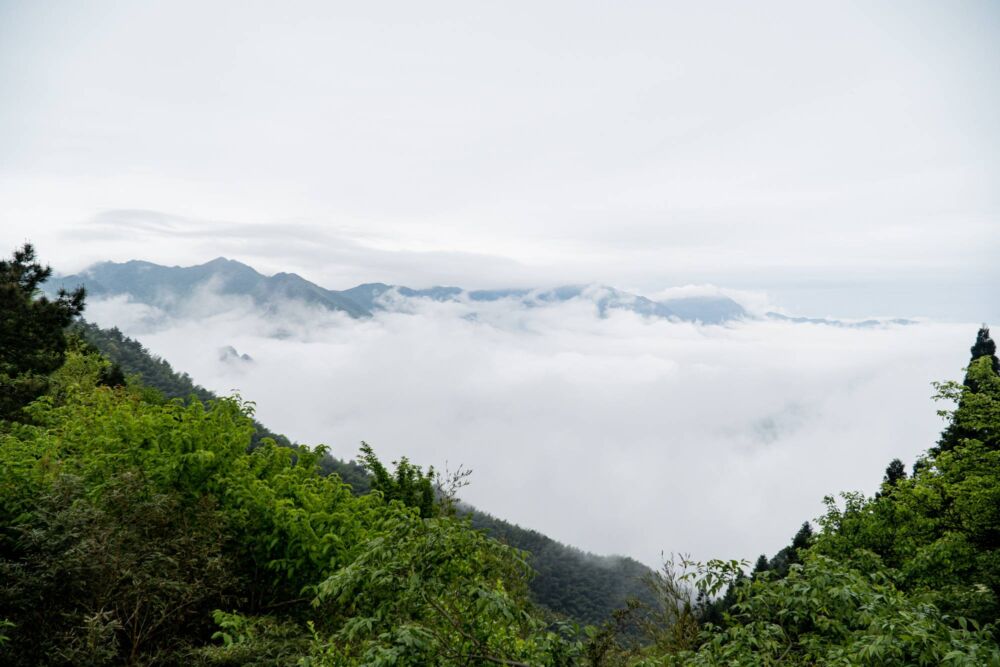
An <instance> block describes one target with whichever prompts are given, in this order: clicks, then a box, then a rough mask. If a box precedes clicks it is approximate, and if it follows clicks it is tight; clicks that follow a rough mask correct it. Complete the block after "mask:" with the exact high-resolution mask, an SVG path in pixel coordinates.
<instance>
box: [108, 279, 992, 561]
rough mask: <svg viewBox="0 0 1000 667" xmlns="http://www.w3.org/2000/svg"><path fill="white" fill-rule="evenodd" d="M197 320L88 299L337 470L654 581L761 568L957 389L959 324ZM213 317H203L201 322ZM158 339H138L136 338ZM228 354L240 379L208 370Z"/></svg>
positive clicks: (299, 310) (578, 318) (873, 483)
mask: <svg viewBox="0 0 1000 667" xmlns="http://www.w3.org/2000/svg"><path fill="white" fill-rule="evenodd" d="M208 299H211V297H210V295H203V298H202V299H201V300H202V301H204V305H202V306H197V307H196V308H195V310H193V311H189V312H197V313H198V314H199V316H198V317H197V318H188V317H183V316H174V317H172V318H170V319H164V318H154V319H153V320H150V319H149V318H148V312H147V311H146V310H138V316H136V315H133V314H132V313H133V310H136V309H137V307H136V306H135V304H126V303H123V302H121V301H105V302H101V301H96V302H94V303H92V304H91V305H90V308H89V316H90V317H91V318H93V319H94V320H95V321H97V322H99V323H101V324H105V325H110V324H119V325H120V326H122V328H124V329H125V330H126V332H129V331H130V330H132V328H133V327H134V331H135V332H136V333H138V334H139V338H140V340H142V342H143V343H145V344H146V345H147V346H148V347H149V348H150V349H151V350H152V351H153V352H154V353H157V354H160V355H162V356H164V357H165V358H167V359H168V360H170V361H171V363H173V364H174V365H175V367H176V368H177V369H179V370H182V371H187V372H188V373H190V374H191V375H192V376H193V377H194V378H195V380H196V381H198V382H200V383H202V384H204V385H206V386H207V387H209V388H211V389H213V390H216V391H219V392H223V393H226V392H229V391H232V390H235V389H238V390H240V391H241V392H242V393H243V395H244V396H245V397H246V398H249V399H252V400H254V401H256V402H257V407H258V415H259V417H260V418H261V420H262V421H263V422H264V423H266V424H268V425H269V426H271V427H272V428H274V429H276V430H279V431H281V432H285V433H287V434H288V435H289V436H291V437H293V438H296V439H298V440H300V441H303V442H309V443H314V444H315V443H321V442H322V443H327V444H329V445H331V446H332V447H333V451H334V453H335V454H337V455H339V456H341V457H345V458H350V457H352V456H353V455H354V454H355V453H356V451H357V445H358V443H359V441H360V440H362V439H364V440H366V441H368V442H370V443H371V444H372V445H373V446H374V447H375V448H376V450H377V451H378V452H379V453H380V455H381V456H383V457H385V458H386V459H389V458H395V457H398V456H401V455H406V456H409V457H410V458H411V459H412V460H414V461H417V462H420V463H422V464H425V465H427V464H433V465H435V466H441V465H443V464H444V463H445V462H446V461H448V462H450V464H451V465H452V466H453V467H454V465H456V464H458V463H462V464H465V465H466V466H469V467H472V468H473V469H474V470H475V473H474V476H473V484H472V486H471V487H470V488H469V489H467V493H466V499H467V500H469V501H470V502H472V503H474V504H476V505H478V506H480V507H482V508H483V509H485V510H488V511H490V512H492V513H494V514H496V515H498V516H501V517H503V518H506V519H509V520H511V521H514V522H517V523H519V524H521V525H524V526H528V527H531V528H535V529H538V530H540V531H542V532H544V533H546V534H548V535H551V536H552V537H555V538H557V539H560V540H562V541H565V542H567V543H570V544H573V545H576V546H579V547H582V548H585V549H589V550H593V551H597V552H624V553H627V554H629V555H632V556H634V557H637V558H639V559H641V560H643V561H645V562H647V563H650V564H654V565H655V564H656V561H657V559H658V557H659V553H660V552H661V550H667V551H671V550H673V551H690V552H692V553H693V554H694V555H696V556H698V557H702V558H704V557H710V556H723V557H747V558H752V557H754V556H756V554H757V553H760V552H768V553H772V552H774V551H775V550H776V549H778V548H780V547H781V546H783V545H784V544H785V542H786V541H787V540H788V539H789V538H790V537H791V535H792V534H793V533H794V532H795V530H796V529H797V527H798V525H799V524H800V523H801V522H802V521H804V520H806V519H812V518H814V517H815V516H817V515H818V514H819V513H820V510H821V505H820V500H821V497H822V496H823V495H824V494H827V493H835V492H837V491H840V490H849V489H863V490H865V491H867V492H872V491H874V490H875V489H876V488H877V483H878V481H879V480H880V478H881V475H882V471H883V469H884V467H885V465H886V464H887V463H888V461H889V460H890V459H892V458H894V457H901V458H903V459H904V460H906V461H912V460H913V458H914V457H915V456H916V455H917V454H918V453H920V452H921V451H922V450H923V449H925V448H927V447H928V446H930V445H931V444H933V441H934V439H935V436H936V434H937V432H938V431H939V430H940V423H939V419H938V418H937V417H936V415H935V414H934V407H933V405H932V402H931V401H930V399H929V396H930V394H931V392H932V390H931V387H930V384H929V383H930V382H931V381H932V380H936V379H945V378H951V377H957V376H958V375H959V373H960V368H961V366H962V364H963V363H964V362H965V358H964V357H965V353H966V352H965V351H966V349H967V346H968V343H969V340H971V338H972V336H973V335H974V327H971V326H968V325H943V324H932V323H923V324H920V325H914V326H904V327H886V328H877V329H873V330H851V329H837V328H833V327H825V326H817V325H792V324H787V323H780V322H760V321H752V322H741V323H737V324H733V325H730V326H725V327H720V326H711V327H702V326H696V325H693V324H688V323H672V322H667V321H662V320H648V319H642V318H640V317H637V316H635V315H633V314H631V313H627V312H618V311H614V312H612V313H611V314H610V316H609V317H606V318H600V317H597V315H596V312H595V311H594V308H593V305H592V304H591V303H590V302H588V301H585V300H573V301H570V302H567V303H564V304H559V305H553V306H547V307H540V308H520V307H516V305H515V303H514V302H513V301H500V302H494V303H489V304H476V312H477V317H476V318H475V319H472V318H470V317H463V316H468V315H469V314H470V306H469V305H468V304H460V303H434V302H429V301H422V300H421V301H413V302H411V303H410V304H409V306H410V311H411V312H410V313H384V314H380V315H378V316H377V317H375V318H373V319H370V320H351V319H349V318H346V317H343V316H341V315H337V314H330V313H325V312H320V311H315V310H311V309H309V308H305V307H298V306H294V305H289V307H288V308H287V309H286V310H285V311H283V312H281V313H278V314H275V315H273V316H263V315H261V314H260V313H257V312H254V311H253V309H252V308H250V307H249V305H248V304H239V305H237V306H236V307H233V308H228V309H227V308H221V309H220V308H219V307H218V306H219V303H217V302H211V308H209V307H208V306H207V304H209V303H210V302H209V301H208ZM213 312H214V314H212V313H213ZM151 321H152V322H154V323H155V326H154V327H153V328H152V329H150V327H149V324H150V322H151ZM226 345H232V346H234V347H235V348H236V349H237V350H239V351H240V352H241V353H247V354H249V355H250V356H251V357H253V359H254V363H253V364H250V365H242V366H239V367H237V368H234V367H233V365H232V364H227V363H224V362H220V361H219V357H218V349H219V348H221V347H224V346H226Z"/></svg>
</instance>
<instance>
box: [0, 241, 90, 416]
mask: <svg viewBox="0 0 1000 667" xmlns="http://www.w3.org/2000/svg"><path fill="white" fill-rule="evenodd" d="M51 274H52V269H51V268H49V267H47V266H42V265H41V264H39V263H38V262H37V261H35V249H34V248H33V247H32V246H31V244H30V243H25V244H24V246H22V247H21V248H20V249H19V250H15V251H14V254H13V257H12V258H11V259H9V260H2V261H0V314H2V317H0V419H20V418H21V409H22V408H23V407H24V406H25V405H27V404H28V403H29V402H31V401H32V400H34V399H35V398H37V397H38V396H40V395H42V394H43V393H44V392H45V390H46V388H47V387H48V375H49V374H50V373H52V372H53V371H55V370H56V369H57V368H59V366H61V365H62V362H63V355H64V353H65V350H66V337H65V333H64V329H65V328H66V326H67V325H69V324H70V322H72V321H73V318H75V317H76V316H77V315H79V314H80V312H81V311H82V310H83V303H84V297H85V293H84V291H83V289H82V288H78V289H77V290H75V291H73V292H67V291H66V290H63V289H60V290H59V292H58V295H57V296H56V298H55V300H50V299H49V298H48V297H45V296H42V295H41V291H40V287H41V285H42V283H44V282H45V280H46V279H48V277H49V276H50V275H51Z"/></svg>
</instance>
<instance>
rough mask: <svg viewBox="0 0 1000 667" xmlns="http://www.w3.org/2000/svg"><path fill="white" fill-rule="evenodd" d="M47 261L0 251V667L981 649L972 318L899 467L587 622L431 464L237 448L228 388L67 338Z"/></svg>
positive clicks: (609, 660) (617, 659) (912, 657)
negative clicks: (200, 395)
mask: <svg viewBox="0 0 1000 667" xmlns="http://www.w3.org/2000/svg"><path fill="white" fill-rule="evenodd" d="M47 273H48V270H47V268H45V267H43V266H41V265H39V264H38V263H37V262H36V261H35V259H34V255H33V252H32V249H31V248H30V247H25V248H23V249H21V250H20V251H18V252H17V253H16V254H15V256H14V257H13V259H11V260H8V261H3V262H0V314H2V317H0V396H2V397H3V400H2V402H0V410H2V412H0V664H9V665H120V664H127V665H157V664H159V665H177V664H186V665H300V666H309V667H319V666H337V667H348V666H360V665H365V666H372V667H374V666H383V665H396V666H406V665H412V666H417V665H443V666H449V667H452V666H453V667H459V666H471V665H507V666H509V667H524V666H527V665H532V666H552V667H555V666H569V665H580V666H590V667H598V666H601V667H611V666H619V665H621V666H625V665H630V666H635V667H638V666H640V665H641V666H650V665H747V666H749V665H801V666H805V665H1000V648H998V645H997V634H996V633H997V620H998V614H1000V551H998V547H1000V375H998V368H1000V366H998V361H997V359H996V354H995V345H994V344H993V341H992V340H991V339H990V337H989V332H988V331H987V330H986V329H985V328H984V329H983V330H982V331H980V334H979V336H978V338H977V342H976V345H975V346H974V348H973V359H972V361H971V363H970V364H969V367H968V369H967V373H966V376H965V379H964V382H963V383H962V384H959V383H956V382H945V383H942V384H940V385H939V386H938V391H939V397H940V398H941V399H943V400H946V401H947V402H948V403H949V405H953V406H954V409H950V410H946V411H945V415H946V416H947V418H948V426H947V428H946V430H945V433H944V435H943V436H942V438H941V440H940V441H939V442H938V443H937V444H936V445H934V446H933V447H931V448H930V449H929V450H928V452H927V454H926V455H925V456H923V457H921V458H920V459H919V460H918V461H916V463H915V465H914V466H913V467H912V469H911V472H909V473H907V472H906V469H905V466H902V465H896V464H895V462H894V463H893V464H891V465H890V468H889V470H887V472H886V478H885V481H884V483H883V485H882V488H881V489H880V492H879V493H878V494H877V495H876V496H875V497H873V498H866V497H864V496H862V495H860V494H855V493H847V494H842V496H841V497H840V499H839V500H837V499H834V498H828V499H827V511H826V513H825V514H824V516H822V517H820V518H819V520H818V526H819V530H818V531H817V532H816V534H811V533H812V530H811V529H808V530H807V529H803V531H800V534H799V535H797V536H796V538H795V539H794V540H793V542H792V544H791V545H789V548H788V549H786V550H783V551H782V552H781V553H779V554H777V555H776V556H775V557H772V558H770V559H767V558H764V559H758V565H757V567H756V568H755V570H756V571H750V572H748V571H747V570H748V569H749V563H739V562H722V561H710V562H708V563H689V562H687V561H685V560H684V559H672V560H671V561H669V562H668V563H667V564H666V565H665V566H664V569H663V570H662V572H660V573H659V574H658V576H656V577H653V578H651V579H650V581H649V583H650V595H651V596H653V598H655V603H653V604H648V603H647V604H644V603H642V602H641V601H636V600H632V601H629V602H628V603H627V604H626V606H625V607H624V608H622V609H620V610H619V611H617V612H615V613H614V614H613V615H612V619H611V620H609V621H608V622H606V623H603V624H601V625H600V626H596V627H594V626H591V627H587V628H580V627H579V626H578V625H575V624H573V623H567V622H562V621H559V620H558V619H555V618H553V617H552V615H551V614H549V613H547V612H546V611H545V610H544V609H540V608H539V607H538V606H537V605H535V604H534V603H533V602H532V600H531V598H530V596H529V582H530V580H531V577H532V571H531V565H530V556H529V555H528V554H527V553H525V552H523V551H519V550H517V549H513V548H511V547H509V546H507V545H505V544H503V543H501V542H500V541H497V540H494V539H491V538H490V537H488V536H487V535H486V534H485V533H484V532H482V531H480V530H476V529H475V528H474V526H473V523H472V522H473V519H470V518H468V517H466V518H462V517H461V516H459V515H458V514H459V513H458V512H457V511H456V507H455V503H454V495H453V494H451V493H450V492H449V488H447V487H446V488H444V489H435V488H434V487H433V484H434V481H435V477H434V475H433V474H432V473H431V471H424V470H422V469H421V468H420V467H419V466H415V465H413V464H411V463H410V462H409V461H407V460H405V459H401V460H400V461H399V462H397V463H396V464H395V465H392V466H389V467H387V466H384V465H382V463H381V462H379V461H378V459H377V457H376V456H375V453H374V452H373V451H371V449H370V448H366V449H365V450H364V451H363V457H362V463H363V464H364V466H365V467H366V469H367V470H368V472H369V473H370V474H369V480H370V485H371V489H372V491H371V492H370V493H366V494H360V495H359V494H356V493H354V492H353V490H352V489H351V487H350V486H349V485H348V484H346V483H345V482H344V481H343V480H342V479H341V478H340V477H339V476H338V475H324V474H323V470H322V469H321V467H320V462H321V461H322V460H323V458H324V456H325V451H324V450H323V449H321V448H316V449H311V448H308V447H304V446H298V445H290V446H282V445H279V444H278V443H277V442H275V440H274V439H272V438H266V437H265V438H261V439H260V440H259V442H258V443H257V444H256V446H252V442H253V438H254V433H255V432H256V429H257V427H256V426H255V424H254V422H253V420H252V409H251V406H250V405H248V404H246V403H243V402H241V401H240V400H239V399H235V398H222V399H213V400H209V401H208V402H203V401H201V400H198V399H197V398H194V399H191V400H189V401H186V402H185V401H183V400H178V399H168V398H166V397H164V396H163V394H162V393H161V392H159V391H155V390H151V389H150V388H149V387H147V386H145V385H142V384H140V383H135V382H133V383H129V382H126V383H125V384H122V383H121V382H120V377H121V376H122V375H124V373H119V372H116V371H115V369H114V367H113V364H112V363H111V362H110V361H109V360H108V359H107V358H105V357H104V356H102V355H101V354H99V353H97V352H95V351H94V350H93V348H92V346H91V344H89V343H87V342H86V341H84V340H83V339H80V338H74V337H73V336H72V335H70V336H67V335H66V327H67V325H68V324H69V323H70V321H71V320H73V319H74V318H75V317H77V316H78V315H79V313H80V311H81V310H82V308H83V303H84V295H83V294H82V293H79V292H77V293H63V294H60V295H58V296H57V297H56V298H54V299H51V300H50V299H47V298H45V297H41V296H40V295H39V292H38V285H39V284H40V282H41V281H43V280H44V279H45V278H46V277H47ZM26 332H28V334H30V335H27V334H26ZM456 481H457V482H458V483H459V484H460V482H461V480H456ZM454 488H455V487H454V486H452V487H451V490H454ZM542 550H543V551H544V549H542Z"/></svg>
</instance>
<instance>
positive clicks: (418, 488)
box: [361, 442, 440, 519]
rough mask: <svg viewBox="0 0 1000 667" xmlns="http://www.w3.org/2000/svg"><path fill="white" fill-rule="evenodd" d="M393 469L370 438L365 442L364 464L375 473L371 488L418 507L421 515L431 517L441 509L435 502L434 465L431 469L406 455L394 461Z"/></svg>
mask: <svg viewBox="0 0 1000 667" xmlns="http://www.w3.org/2000/svg"><path fill="white" fill-rule="evenodd" d="M392 464H393V466H394V468H395V469H394V471H393V472H392V473H390V472H389V471H388V470H387V469H386V467H385V466H384V465H382V462H381V461H379V460H378V457H377V456H375V451H374V450H373V449H372V448H371V445H369V444H368V443H367V442H362V443H361V465H363V466H364V468H365V470H366V471H367V472H368V474H369V475H371V489H372V491H377V492H378V493H380V494H382V496H383V497H384V498H385V499H386V500H387V501H393V500H398V501H399V502H401V503H403V504H404V505H406V506H407V507H413V508H416V510H417V511H418V512H419V514H420V516H422V517H423V518H425V519H428V518H430V517H432V516H436V515H438V514H439V513H440V508H439V507H438V506H437V504H436V503H435V495H434V480H435V474H434V468H433V467H432V468H430V469H428V471H427V472H424V471H423V470H421V468H420V466H415V465H413V464H412V463H410V461H409V459H407V458H406V457H405V456H404V457H402V458H401V459H399V460H398V461H393V462H392Z"/></svg>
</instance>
